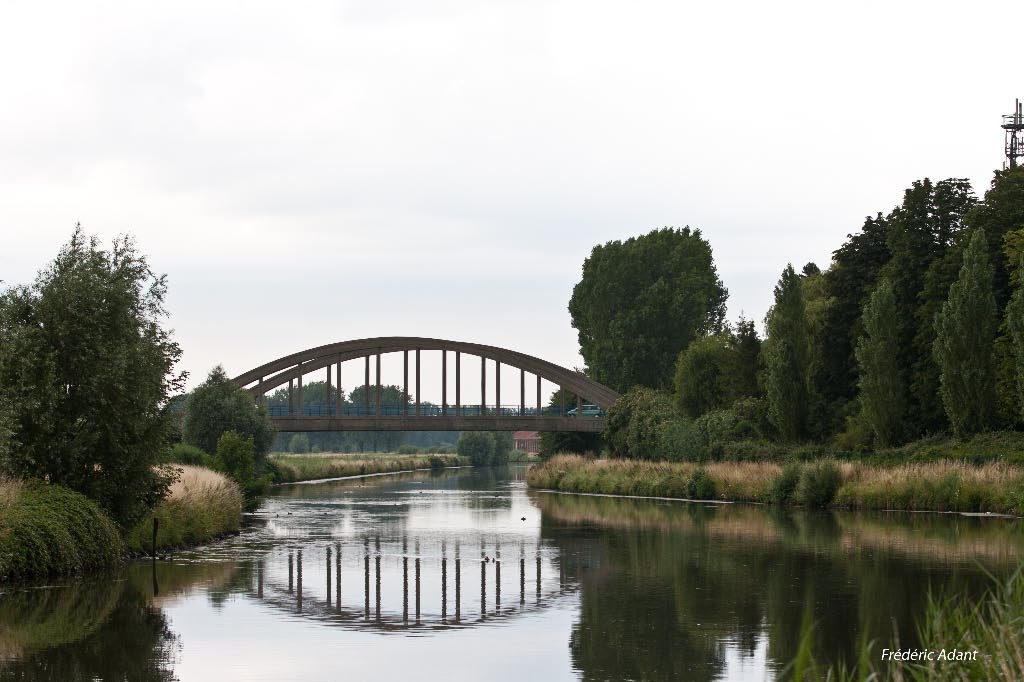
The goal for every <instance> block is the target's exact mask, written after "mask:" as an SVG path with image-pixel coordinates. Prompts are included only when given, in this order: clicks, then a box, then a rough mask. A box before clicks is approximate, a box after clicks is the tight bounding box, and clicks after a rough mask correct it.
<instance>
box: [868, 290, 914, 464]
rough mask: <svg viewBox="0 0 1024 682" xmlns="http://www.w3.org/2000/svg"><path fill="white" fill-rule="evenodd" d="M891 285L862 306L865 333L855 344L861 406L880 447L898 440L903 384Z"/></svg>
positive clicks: (902, 404)
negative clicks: (858, 368)
mask: <svg viewBox="0 0 1024 682" xmlns="http://www.w3.org/2000/svg"><path fill="white" fill-rule="evenodd" d="M897 319H898V317H897V313H896V295H895V292H894V291H893V286H892V282H890V281H889V280H887V279H886V280H883V281H882V283H881V284H879V285H878V287H877V288H876V289H875V290H874V292H872V294H871V297H870V298H869V299H868V303H867V305H866V306H864V316H863V318H862V324H863V327H864V334H863V336H861V337H860V339H859V341H858V342H857V348H856V355H857V364H858V366H859V367H860V382H859V385H860V403H861V409H862V412H863V415H864V419H865V420H866V421H867V423H868V424H869V425H870V426H871V429H872V430H873V431H874V432H875V439H876V440H877V442H878V444H879V445H881V446H883V447H884V446H889V445H893V444H895V443H896V442H897V441H898V440H899V438H900V432H901V426H902V423H903V414H904V406H905V404H906V385H905V382H904V381H903V374H902V373H901V371H900V366H899V344H900V332H899V328H898V326H897Z"/></svg>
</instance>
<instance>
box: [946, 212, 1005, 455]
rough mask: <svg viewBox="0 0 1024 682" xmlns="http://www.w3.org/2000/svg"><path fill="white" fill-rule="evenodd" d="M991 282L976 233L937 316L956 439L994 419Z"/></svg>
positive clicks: (983, 245) (985, 254)
mask: <svg viewBox="0 0 1024 682" xmlns="http://www.w3.org/2000/svg"><path fill="white" fill-rule="evenodd" d="M992 283H993V273H992V266H991V265H990V263H989V258H988V243H987V241H986V237H985V231H984V230H982V229H978V230H976V231H975V232H974V234H973V235H971V240H970V243H969V245H968V246H967V250H966V251H965V252H964V262H963V267H961V268H960V276H959V277H958V279H957V281H956V282H954V283H953V285H952V286H951V287H950V288H949V296H948V298H947V299H946V302H945V303H944V304H943V305H942V309H941V310H940V311H939V313H938V314H937V315H936V316H935V346H934V353H935V360H936V362H937V363H938V365H939V371H940V383H941V388H940V392H941V394H942V403H943V405H944V406H945V408H946V415H947V416H948V417H949V422H950V425H951V426H952V427H953V433H954V434H955V435H956V436H957V437H958V438H964V437H966V436H969V435H971V434H974V433H978V432H980V431H983V430H985V429H986V428H987V427H988V426H989V424H990V422H991V419H992V413H993V408H994V404H995V372H994V369H993V363H992V345H993V342H994V341H995V337H996V325H997V310H996V301H995V296H994V295H993V291H992Z"/></svg>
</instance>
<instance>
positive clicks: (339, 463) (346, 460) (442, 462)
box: [267, 453, 462, 483]
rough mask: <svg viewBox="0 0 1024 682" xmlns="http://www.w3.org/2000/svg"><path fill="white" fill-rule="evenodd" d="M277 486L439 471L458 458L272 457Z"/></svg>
mask: <svg viewBox="0 0 1024 682" xmlns="http://www.w3.org/2000/svg"><path fill="white" fill-rule="evenodd" d="M267 462H268V464H269V465H270V469H271V471H272V472H273V474H274V480H275V481H276V482H277V483H295V482H298V481H312V480H316V479H320V478H340V477H342V476H361V475H365V474H383V473H390V472H394V471H409V470H412V469H441V468H444V467H449V466H458V465H459V464H461V463H462V460H461V459H460V458H459V456H458V455H401V454H397V453H386V454H373V455H369V454H359V455H345V454H337V453H324V454H316V455H284V454H274V455H271V456H270V457H269V458H268V460H267Z"/></svg>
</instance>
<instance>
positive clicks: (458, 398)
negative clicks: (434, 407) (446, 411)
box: [455, 351, 462, 417]
mask: <svg viewBox="0 0 1024 682" xmlns="http://www.w3.org/2000/svg"><path fill="white" fill-rule="evenodd" d="M461 356H462V353H460V352H459V351H455V416H456V417H461V416H462V374H461V367H462V362H461V360H462V357H461Z"/></svg>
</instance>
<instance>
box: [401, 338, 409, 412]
mask: <svg viewBox="0 0 1024 682" xmlns="http://www.w3.org/2000/svg"><path fill="white" fill-rule="evenodd" d="M407 414H409V351H407V350H403V351H402V416H403V417H404V416H406V415H407Z"/></svg>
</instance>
